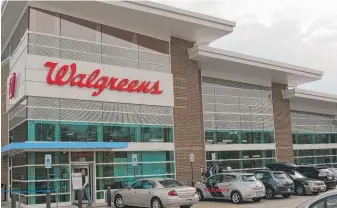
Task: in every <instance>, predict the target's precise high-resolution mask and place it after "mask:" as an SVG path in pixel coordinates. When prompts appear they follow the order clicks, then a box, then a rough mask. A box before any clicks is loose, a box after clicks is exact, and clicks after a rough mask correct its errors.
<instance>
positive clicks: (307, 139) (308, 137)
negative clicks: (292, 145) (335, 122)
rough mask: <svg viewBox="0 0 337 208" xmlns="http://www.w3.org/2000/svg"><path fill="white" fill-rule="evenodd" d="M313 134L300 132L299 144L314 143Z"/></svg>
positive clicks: (298, 136)
mask: <svg viewBox="0 0 337 208" xmlns="http://www.w3.org/2000/svg"><path fill="white" fill-rule="evenodd" d="M312 138H313V134H298V135H297V139H298V143H299V144H312Z"/></svg>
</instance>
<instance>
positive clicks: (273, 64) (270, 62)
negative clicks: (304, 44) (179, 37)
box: [189, 45, 324, 79]
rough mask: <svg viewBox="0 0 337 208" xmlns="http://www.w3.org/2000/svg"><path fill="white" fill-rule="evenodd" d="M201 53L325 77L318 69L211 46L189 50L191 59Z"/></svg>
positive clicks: (201, 46)
mask: <svg viewBox="0 0 337 208" xmlns="http://www.w3.org/2000/svg"><path fill="white" fill-rule="evenodd" d="M201 53H202V54H203V55H204V56H209V57H211V56H212V54H213V55H215V56H217V57H213V58H219V57H220V58H219V59H221V56H223V59H224V60H225V58H226V57H228V58H235V59H238V62H240V60H242V61H249V62H253V63H257V64H264V65H267V66H268V65H269V66H270V67H279V68H284V69H287V70H292V71H297V72H301V73H307V74H309V75H311V76H312V77H315V78H317V79H320V78H321V77H322V76H323V75H324V72H323V71H320V70H317V69H312V68H306V67H301V66H296V65H292V64H287V63H284V62H279V61H273V60H269V59H264V58H260V57H255V56H251V55H247V54H242V53H237V52H232V51H228V50H223V49H218V48H212V47H209V46H203V45H196V46H194V47H193V48H191V49H189V55H190V58H196V57H197V56H198V55H200V54H201Z"/></svg>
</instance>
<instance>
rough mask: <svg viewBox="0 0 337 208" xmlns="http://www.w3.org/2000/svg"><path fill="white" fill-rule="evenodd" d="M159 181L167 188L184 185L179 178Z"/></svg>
mask: <svg viewBox="0 0 337 208" xmlns="http://www.w3.org/2000/svg"><path fill="white" fill-rule="evenodd" d="M159 183H160V184H161V185H162V186H164V187H165V188H173V187H180V186H184V185H183V184H182V183H180V182H179V181H177V180H163V181H159Z"/></svg>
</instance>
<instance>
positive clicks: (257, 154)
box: [242, 150, 264, 159]
mask: <svg viewBox="0 0 337 208" xmlns="http://www.w3.org/2000/svg"><path fill="white" fill-rule="evenodd" d="M242 156H243V159H247V158H263V157H264V155H263V151H261V150H249V151H242Z"/></svg>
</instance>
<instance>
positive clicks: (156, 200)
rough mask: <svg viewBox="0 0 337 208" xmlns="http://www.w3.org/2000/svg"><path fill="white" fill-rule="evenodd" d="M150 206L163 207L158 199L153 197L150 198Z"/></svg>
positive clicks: (152, 207)
mask: <svg viewBox="0 0 337 208" xmlns="http://www.w3.org/2000/svg"><path fill="white" fill-rule="evenodd" d="M151 208H164V207H163V204H162V203H161V201H160V199H159V198H157V197H155V198H153V199H152V200H151Z"/></svg>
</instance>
